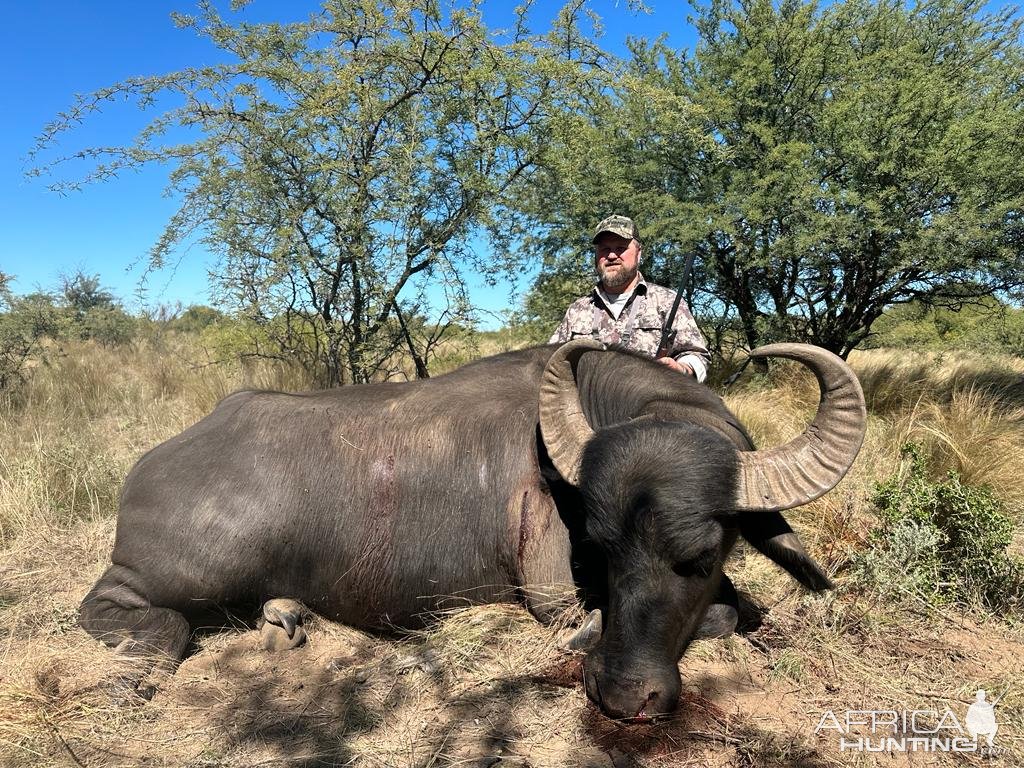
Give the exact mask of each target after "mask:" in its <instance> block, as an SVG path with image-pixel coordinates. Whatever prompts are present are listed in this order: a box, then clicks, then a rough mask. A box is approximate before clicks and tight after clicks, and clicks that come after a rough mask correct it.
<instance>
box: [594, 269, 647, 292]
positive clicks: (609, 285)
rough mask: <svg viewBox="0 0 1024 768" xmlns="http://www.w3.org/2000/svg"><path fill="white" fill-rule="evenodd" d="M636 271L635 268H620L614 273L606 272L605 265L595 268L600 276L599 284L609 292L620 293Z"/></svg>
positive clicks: (634, 275)
mask: <svg viewBox="0 0 1024 768" xmlns="http://www.w3.org/2000/svg"><path fill="white" fill-rule="evenodd" d="M636 273H637V269H636V268H634V269H631V270H625V271H623V270H621V269H620V270H618V271H617V272H616V273H615V274H614V275H609V274H608V268H607V267H602V268H600V269H598V270H597V274H598V277H600V278H601V284H602V285H603V286H604V288H605V290H606V291H608V292H609V293H622V292H623V291H624V290H625V289H626V288H627V287H628V286H629V284H630V283H631V282H633V278H634V277H636Z"/></svg>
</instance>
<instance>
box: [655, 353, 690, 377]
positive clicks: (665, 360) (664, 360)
mask: <svg viewBox="0 0 1024 768" xmlns="http://www.w3.org/2000/svg"><path fill="white" fill-rule="evenodd" d="M657 360H658V362H659V363H661V364H662V365H666V366H668V367H669V368H671V369H672V370H673V371H677V372H679V373H685V374H686V375H687V376H694V377H696V375H697V374H695V373H694V372H693V368H691V367H690V366H689V365H687V364H686V363H680V362H679V361H678V360H676V359H675V358H672V357H659V358H657Z"/></svg>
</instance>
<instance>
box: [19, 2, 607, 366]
mask: <svg viewBox="0 0 1024 768" xmlns="http://www.w3.org/2000/svg"><path fill="white" fill-rule="evenodd" d="M527 10H528V8H527V7H525V6H524V7H523V8H520V9H518V10H517V14H516V18H515V22H514V24H513V25H512V27H511V28H510V29H508V30H506V31H505V32H504V33H502V34H501V35H496V34H493V33H492V32H491V30H489V29H488V28H487V27H486V25H485V24H484V23H483V20H482V15H481V10H480V3H479V2H476V1H472V2H469V3H463V2H455V1H454V0H453V1H452V2H446V3H441V2H437V1H436V0H357V1H355V2H351V1H350V0H344V1H342V0H326V2H325V3H324V6H323V11H322V12H321V13H318V14H315V15H312V16H310V17H309V18H308V20H306V21H302V22H295V23H286V24H269V23H268V24H242V23H237V24H233V23H231V21H230V20H228V19H226V18H223V17H222V16H221V15H220V14H219V12H218V11H217V9H216V8H215V6H214V4H213V3H203V4H202V5H201V13H200V15H199V16H198V17H184V16H182V17H178V18H177V21H178V23H179V24H180V26H182V27H185V28H187V29H188V30H190V31H191V32H194V33H196V34H198V35H200V36H202V37H204V38H206V39H207V40H208V41H209V42H210V43H211V44H212V45H213V46H215V47H216V48H217V49H218V50H219V51H220V53H221V55H222V56H221V58H222V60H223V62H225V63H220V64H213V65H211V66H203V67H190V68H187V69H185V70H182V71H181V72H177V73H172V74H170V75H162V76H151V77H139V78H132V79H130V80H126V81H124V82H122V83H118V84H116V85H114V86H111V87H109V88H105V89H102V90H100V91H98V92H96V93H93V94H90V95H88V96H84V97H81V98H79V99H78V101H77V102H76V103H75V105H74V107H73V108H72V109H71V110H69V111H68V112H66V113H65V114H62V115H60V116H59V117H58V119H57V120H56V121H55V122H54V123H53V124H52V125H50V126H48V127H47V129H46V130H45V132H44V135H43V136H42V137H41V138H40V141H39V146H38V147H37V150H36V154H35V157H36V159H37V161H38V162H39V163H40V165H39V166H38V167H37V168H36V170H35V173H36V174H37V175H43V174H48V173H51V172H57V171H58V169H61V168H62V167H63V166H62V164H63V163H64V162H65V161H76V160H77V161H82V162H84V163H85V164H86V166H87V167H86V169H85V172H84V178H73V179H66V178H65V179H60V180H58V181H57V182H56V183H55V184H54V185H53V186H54V187H55V188H57V189H67V188H75V187H78V186H80V185H81V184H82V183H85V182H90V181H98V180H105V179H109V178H111V177H113V176H116V175H117V174H118V173H120V172H123V171H125V170H127V169H134V168H137V167H139V166H142V165H145V164H148V163H166V164H167V165H169V166H170V167H171V168H172V170H171V174H170V186H171V188H172V190H173V191H174V192H175V193H176V194H177V196H178V198H179V199H180V200H181V201H182V205H181V208H180V210H179V211H178V212H177V214H176V215H175V216H174V217H173V218H172V219H171V221H170V222H169V224H168V226H167V228H166V230H165V232H164V235H163V236H162V238H161V239H160V241H159V242H158V243H157V244H156V245H155V247H154V249H153V251H152V259H151V267H153V268H159V267H160V266H161V265H162V264H163V263H164V261H165V260H166V259H167V258H168V256H169V254H170V253H171V252H172V250H173V249H174V248H176V247H177V246H178V245H180V243H181V242H182V241H183V240H184V239H186V238H187V237H189V236H190V235H192V234H196V235H197V236H198V238H199V239H200V240H201V241H202V242H204V243H205V244H206V245H207V246H208V247H209V248H210V249H211V250H212V251H214V252H216V253H218V254H220V255H221V257H222V259H221V262H220V264H221V266H222V268H221V270H220V272H219V274H218V275H217V276H216V280H215V286H216V291H217V298H218V303H219V304H220V305H222V306H224V307H225V308H226V309H228V310H229V311H231V312H232V313H235V314H238V315H240V316H244V317H246V318H248V319H249V320H251V321H252V323H253V324H255V326H257V327H259V328H261V329H262V331H264V332H267V333H274V342H275V344H276V345H277V346H278V347H279V348H280V349H282V350H285V351H286V352H287V353H288V354H290V355H292V356H293V357H294V359H296V360H297V361H299V362H300V363H301V364H302V365H303V366H304V367H305V368H306V369H307V370H309V371H310V372H313V373H316V374H317V376H318V378H319V379H320V381H321V382H322V383H323V384H327V385H333V384H337V383H340V382H342V381H346V380H347V381H366V380H369V379H370V378H371V377H372V376H373V375H374V374H375V373H377V372H378V371H381V370H382V369H383V368H384V367H386V365H387V364H388V361H389V360H390V358H391V357H392V355H393V354H394V353H395V351H396V350H400V349H403V348H406V347H408V346H409V345H410V344H414V343H415V342H414V340H413V339H412V338H411V337H410V336H408V335H407V334H405V333H404V331H403V330H402V329H401V327H400V324H396V323H394V322H391V321H392V320H393V318H394V317H395V315H396V314H398V313H399V312H400V313H401V314H402V315H404V316H407V317H411V316H414V315H417V314H420V315H424V316H426V317H430V318H435V317H437V316H439V315H444V316H446V318H447V319H448V320H449V321H451V322H456V323H459V322H467V321H468V320H469V314H470V312H469V310H470V308H469V306H468V303H467V302H465V301H464V294H465V277H466V276H467V273H470V272H476V271H478V270H481V269H484V270H486V269H488V268H489V267H494V266H495V265H493V264H489V263H488V262H487V259H484V258H482V257H479V256H478V255H477V254H475V253H474V252H473V250H472V249H471V248H470V242H471V240H472V239H473V238H474V237H476V236H477V235H478V234H479V233H480V232H482V231H484V230H489V231H491V232H493V233H502V232H505V231H506V230H507V229H508V227H507V226H506V219H507V218H508V217H509V216H511V214H508V215H506V213H505V207H504V206H505V204H506V203H507V202H509V201H511V200H515V195H516V190H517V189H518V186H519V184H520V183H521V181H522V179H523V178H525V177H526V176H527V175H528V174H529V173H530V172H531V171H532V170H533V169H534V168H535V167H536V166H537V165H538V163H539V162H540V159H541V157H542V156H543V155H544V154H545V153H546V151H547V146H548V142H547V139H546V131H547V130H548V127H549V126H550V125H551V124H552V122H553V121H554V120H555V119H556V117H557V115H558V114H559V113H561V112H562V111H566V110H570V109H571V105H572V104H574V103H575V102H576V101H577V100H578V99H580V98H582V97H583V96H584V95H585V91H586V90H587V89H586V87H585V86H586V83H585V78H584V77H583V76H582V73H583V72H584V70H585V69H586V67H587V65H586V64H585V63H584V62H589V61H592V60H594V59H596V58H600V56H599V52H596V49H595V48H594V46H593V45H592V44H591V42H590V40H589V38H588V37H587V36H586V35H583V34H580V32H579V29H578V26H579V21H580V17H581V16H582V13H583V12H582V10H581V4H579V3H573V4H571V5H569V6H567V7H566V9H565V10H564V11H563V12H562V13H561V14H559V16H558V18H557V19H556V20H555V21H554V23H553V24H552V26H551V31H550V32H549V33H547V34H544V35H538V34H534V33H531V32H530V30H529V29H528V28H527V25H526V13H527ZM120 100H129V101H134V102H136V103H138V104H139V105H140V106H142V107H143V108H150V107H155V105H161V106H164V105H167V104H173V105H174V106H172V107H171V108H170V109H169V110H168V111H166V112H163V113H162V114H157V115H156V116H155V117H153V118H152V121H151V122H150V123H149V125H148V126H147V127H145V128H144V129H143V130H142V131H141V133H140V134H139V135H138V136H137V137H136V140H135V141H134V142H133V143H130V144H129V145H128V146H110V145H107V146H104V147H94V148H87V149H84V150H81V151H79V152H74V153H72V154H71V155H70V156H69V157H68V158H61V157H57V158H55V159H50V160H42V157H43V155H45V154H47V153H48V152H49V151H50V150H51V149H52V148H53V147H54V145H55V142H56V140H57V139H58V138H60V137H63V135H64V134H65V133H66V132H67V131H69V130H71V129H73V128H74V127H75V126H77V125H78V124H79V123H80V122H81V120H82V119H83V118H84V117H85V116H87V115H88V114H89V113H91V112H94V111H96V110H99V109H101V108H103V107H104V106H105V105H106V104H108V103H109V102H114V101H120ZM180 128H183V129H185V133H184V135H188V136H190V137H194V138H193V140H191V141H188V142H186V143H184V144H179V143H178V141H177V138H176V139H175V141H173V142H168V141H167V140H166V139H167V134H168V133H169V132H171V131H172V130H174V131H177V130H178V129H180ZM178 135H179V134H178V133H175V137H177V136H178ZM495 268H496V267H495ZM431 285H432V286H434V287H440V288H442V289H443V295H444V299H443V300H442V302H441V305H440V306H429V302H428V296H429V297H433V296H435V295H436V292H434V293H428V291H427V288H428V286H431ZM254 343H255V342H254ZM422 343H423V344H425V345H426V344H429V343H430V342H429V339H424V340H422ZM426 352H427V350H426V349H425V348H424V349H420V350H418V354H419V355H420V356H421V357H426Z"/></svg>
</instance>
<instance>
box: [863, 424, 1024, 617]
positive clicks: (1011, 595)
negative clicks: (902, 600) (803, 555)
mask: <svg viewBox="0 0 1024 768" xmlns="http://www.w3.org/2000/svg"><path fill="white" fill-rule="evenodd" d="M902 452H903V455H904V456H905V457H906V459H907V460H908V463H909V466H908V467H907V468H906V471H905V472H897V473H896V474H895V475H894V476H893V477H891V478H890V479H888V480H886V481H885V482H883V483H880V484H878V485H877V486H876V489H875V494H874V497H873V499H872V501H873V503H874V505H875V507H876V508H877V510H878V514H879V517H880V518H881V520H882V525H881V526H880V527H879V528H877V529H876V530H875V531H874V532H873V534H872V536H871V547H870V548H869V550H868V551H867V552H865V553H863V554H862V555H860V556H859V557H858V558H856V559H855V564H856V566H857V570H858V572H859V575H860V576H861V577H862V579H864V580H866V581H869V582H870V583H872V584H873V585H874V586H875V588H876V589H878V591H879V592H881V593H882V594H884V595H886V596H889V597H894V596H898V595H899V594H901V593H905V592H907V591H912V592H914V593H916V594H918V595H919V596H921V597H923V598H924V599H925V600H926V601H928V602H932V603H942V602H951V601H952V602H963V603H972V604H975V603H980V604H982V605H984V606H985V607H987V608H989V609H991V610H994V611H999V612H1009V611H1015V612H1019V611H1020V610H1021V608H1022V607H1024V605H1022V599H1024V563H1022V561H1020V560H1019V559H1017V558H1015V557H1013V556H1012V555H1010V554H1009V552H1008V547H1009V546H1010V544H1011V541H1012V539H1013V533H1014V525H1013V521H1012V519H1011V518H1010V517H1009V516H1008V515H1007V514H1006V512H1005V510H1004V508H1003V505H1002V503H1001V502H1000V501H999V499H997V498H996V497H995V495H994V494H993V493H992V491H991V490H990V489H989V488H988V487H986V486H981V487H975V486H971V485H967V484H965V483H964V482H963V481H962V480H961V478H960V476H959V474H958V473H957V472H955V471H949V472H948V473H946V475H945V477H943V478H941V479H937V480H936V479H933V478H931V477H930V476H929V474H928V467H927V462H926V461H925V459H924V458H923V454H922V452H921V449H920V448H919V447H918V446H917V445H915V444H913V443H908V444H906V445H904V446H903V449H902Z"/></svg>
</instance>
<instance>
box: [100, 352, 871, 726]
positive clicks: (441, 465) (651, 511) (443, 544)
mask: <svg viewBox="0 0 1024 768" xmlns="http://www.w3.org/2000/svg"><path fill="white" fill-rule="evenodd" d="M754 355H755V356H756V357H767V356H781V357H788V358H792V359H795V360H798V361H800V362H801V363H803V364H804V365H806V366H807V367H809V368H810V369H811V370H812V371H813V372H814V374H815V375H816V376H817V378H818V382H819V386H820V389H821V402H820V404H819V408H818V412H817V414H816V416H815V417H814V419H813V421H812V423H811V424H810V425H809V426H808V428H807V429H806V430H805V431H804V433H803V434H801V435H800V436H799V437H797V438H796V439H794V440H792V441H791V442H789V443H787V444H786V445H783V446H781V447H777V448H773V449H770V450H762V451H754V450H752V445H751V442H750V439H749V437H748V436H747V434H746V432H745V431H744V429H743V427H742V426H741V425H740V424H739V423H738V421H737V420H736V418H735V417H734V416H733V415H732V414H731V413H730V412H729V411H728V409H726V407H725V406H724V404H723V403H722V401H721V399H720V398H719V397H718V396H717V395H716V394H714V393H713V392H712V391H711V390H709V389H707V388H706V387H704V386H703V385H701V384H698V383H697V382H696V381H694V380H693V379H690V378H688V377H685V376H681V375H679V374H678V373H675V372H674V371H671V370H669V369H667V368H665V367H664V366H662V365H659V364H657V363H656V362H654V361H652V360H650V359H647V358H643V357H640V356H637V355H635V354H632V353H629V352H625V351H622V350H616V349H605V348H604V347H603V346H602V345H600V344H598V343H597V342H594V341H591V340H586V339H584V340H577V341H573V342H570V343H568V344H565V345H562V346H561V347H555V346H546V347H537V348H533V349H527V350H522V351H517V352H509V353H506V354H501V355H497V356H494V357H489V358H486V359H482V360H478V361H476V362H473V363H470V364H469V365H466V366H464V367H462V368H460V369H458V370H457V371H454V372H453V373H450V374H447V375H445V376H440V377H438V378H434V379H428V380H423V381H416V382H409V383H388V384H371V385H363V386H348V387H342V388H339V389H331V390H326V391H319V392H308V393H302V394H285V393H281V392H255V391H246V392H239V393H236V394H233V395H231V396H229V397H227V398H225V399H224V400H223V401H221V403H220V404H218V406H217V407H216V408H215V409H214V411H213V413H211V414H210V415H209V416H207V417H206V418H204V419H203V420H202V421H200V422H199V423H197V424H195V425H194V426H192V427H190V428H189V429H187V430H185V431H184V432H182V433H181V434H180V435H178V436H177V437H173V438H171V439H170V440H167V441H166V442H164V443H162V444H160V445H158V446H157V447H156V448H154V449H153V450H151V451H149V453H147V454H146V455H145V456H143V457H142V458H141V459H140V460H139V462H138V463H137V464H136V465H135V467H134V468H133V469H132V470H131V472H130V473H129V475H128V478H127V480H126V481H125V484H124V488H123V490H122V493H121V500H120V511H119V516H118V521H117V536H116V540H115V543H114V551H113V554H112V556H111V560H112V563H113V564H112V565H111V566H110V567H109V568H108V569H107V571H106V572H105V573H104V574H103V576H102V577H101V578H100V580H99V581H98V582H97V584H96V586H95V587H94V588H93V589H92V591H91V592H89V594H88V595H87V596H86V597H85V599H84V601H83V603H82V607H81V613H80V619H81V623H82V626H83V627H85V629H86V630H88V631H89V632H90V633H91V634H93V635H94V636H96V637H98V638H101V639H102V640H104V641H105V642H106V643H107V644H108V645H111V646H119V647H120V648H121V649H122V650H127V651H129V652H132V651H133V650H134V651H139V650H144V651H158V652H159V653H161V654H166V655H167V656H169V657H171V658H172V659H180V658H181V657H182V656H183V654H184V652H185V648H186V645H187V642H188V638H189V632H190V623H189V619H192V620H193V621H194V620H195V617H196V616H198V615H200V614H201V613H202V612H203V611H204V610H207V609H209V608H210V607H214V606H216V607H219V608H224V607H232V606H234V607H240V606H245V605H252V606H256V605H259V604H260V603H261V602H263V601H266V600H269V599H271V598H279V597H290V598H295V599H297V600H300V601H301V602H302V603H304V604H305V605H306V606H308V607H309V608H310V609H312V610H313V611H316V612H318V613H320V614H322V615H324V616H326V617H329V618H331V619H335V620H338V621H342V622H345V623H347V624H350V625H353V626H357V627H363V628H380V627H413V626H417V625H419V624H420V623H421V622H422V620H423V616H424V615H425V614H428V613H429V612H430V611H431V610H432V609H435V608H436V607H437V606H438V605H440V604H442V603H443V601H444V599H445V598H446V597H450V596H457V598H458V599H459V600H460V601H467V602H503V601H509V600H516V599H520V600H523V601H524V602H525V604H526V606H527V607H528V608H529V610H530V611H531V612H532V613H534V614H535V615H536V616H537V617H538V618H540V619H542V620H548V619H550V618H551V616H552V613H553V612H554V611H556V610H559V609H560V607H561V605H560V604H559V602H558V601H557V600H555V599H554V597H555V596H557V595H562V594H565V593H566V592H567V591H570V592H571V590H572V589H574V588H575V589H577V590H580V591H581V592H582V593H583V597H584V598H585V599H586V600H587V601H588V602H590V603H591V604H594V605H598V606H600V607H601V608H602V609H603V615H604V622H603V624H604V626H603V634H602V635H601V637H600V640H599V641H598V642H597V644H596V646H594V647H593V648H592V649H591V650H590V652H589V653H588V655H587V657H586V659H585V662H584V669H585V676H584V677H585V684H586V690H587V694H588V695H589V696H590V698H591V699H593V700H594V701H595V702H596V703H597V704H598V705H599V706H600V707H601V708H602V709H603V710H604V711H605V712H606V713H607V714H609V715H611V716H613V717H636V716H641V717H643V716H653V715H657V714H661V713H665V712H668V711H671V710H672V709H673V708H674V707H675V705H676V701H677V698H678V695H679V690H680V677H679V671H678V662H679V659H680V658H681V656H682V654H683V651H684V650H685V649H686V647H687V645H688V644H689V643H690V641H691V640H692V639H693V638H694V637H695V636H699V635H702V634H703V635H708V634H713V635H718V634H722V633H723V632H724V631H731V629H732V628H733V626H734V625H735V617H736V611H735V603H734V599H735V593H734V592H733V591H732V589H731V585H730V584H729V582H728V579H727V578H726V577H725V576H724V574H723V573H722V563H723V560H724V558H725V557H726V555H727V554H728V552H729V550H730V548H731V547H732V545H733V543H734V542H735V540H736V538H737V536H738V535H742V536H743V537H744V538H745V539H746V540H747V541H749V542H750V543H751V544H752V545H753V546H754V547H756V548H757V549H758V550H760V551H761V552H763V553H764V554H766V555H767V556H768V557H770V558H772V559H773V560H774V561H775V562H777V563H778V564H779V565H781V566H782V567H783V568H785V569H786V570H787V571H788V572H789V573H790V574H791V575H792V576H793V577H795V578H796V579H797V580H798V581H800V582H801V583H802V584H804V585H805V586H807V587H809V588H810V589H814V590H821V589H826V588H828V587H829V586H830V583H829V580H828V578H827V577H826V575H825V574H824V573H823V572H822V569H821V568H820V567H819V566H818V565H817V564H816V563H815V562H814V561H813V560H812V559H811V558H810V557H809V556H808V554H807V553H806V552H805V551H804V548H803V546H802V545H801V544H800V541H799V540H798V539H797V537H796V534H794V533H793V531H792V530H791V529H790V527H789V526H788V525H787V524H786V521H785V520H784V519H783V517H782V516H781V515H780V514H779V510H784V509H789V508H792V507H796V506H798V505H801V504H805V503H807V502H809V501H811V500H813V499H815V498H817V497H818V496H820V495H822V494H824V493H825V492H827V491H828V490H830V489H831V488H832V487H833V486H834V485H835V484H836V483H837V482H838V481H839V480H840V478H842V476H843V475H844V474H845V473H846V471H847V469H848V468H849V467H850V465H851V463H852V462H853V459H854V457H855V456H856V454H857V451H858V450H859V448H860V444H861V441H862V439H863V433H864V424H865V411H864V400H863V395H862V394H861V390H860V386H859V384H858V383H857V380H856V377H855V376H854V374H853V373H852V371H851V370H850V369H849V367H848V366H847V365H846V364H845V363H844V362H843V361H842V360H840V359H839V358H837V357H835V356H834V355H832V354H831V353H828V352H826V351H825V350H822V349H819V348H817V347H812V346H807V345H797V344H779V345H772V346H769V347H763V348H761V349H760V350H757V351H755V353H754ZM283 613H284V615H283V616H282V615H281V614H282V612H281V611H276V610H270V611H268V610H267V609H265V610H264V614H265V615H266V616H267V618H268V619H269V620H270V621H272V622H274V623H276V624H282V625H285V626H287V627H288V629H289V630H291V629H292V626H293V624H294V621H295V620H296V617H295V616H289V615H288V611H287V610H286V611H284V612H283Z"/></svg>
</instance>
